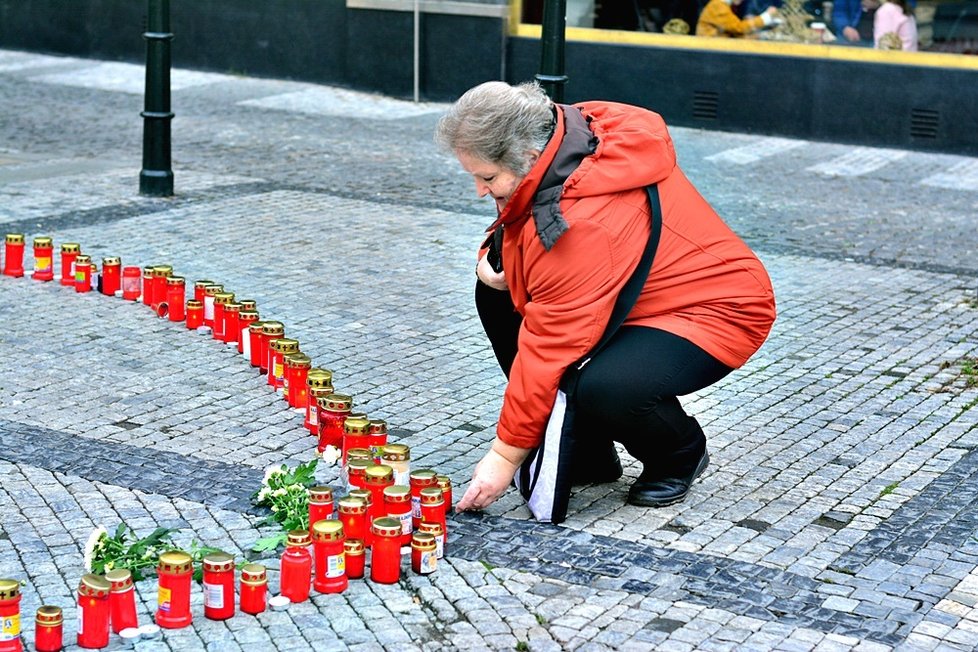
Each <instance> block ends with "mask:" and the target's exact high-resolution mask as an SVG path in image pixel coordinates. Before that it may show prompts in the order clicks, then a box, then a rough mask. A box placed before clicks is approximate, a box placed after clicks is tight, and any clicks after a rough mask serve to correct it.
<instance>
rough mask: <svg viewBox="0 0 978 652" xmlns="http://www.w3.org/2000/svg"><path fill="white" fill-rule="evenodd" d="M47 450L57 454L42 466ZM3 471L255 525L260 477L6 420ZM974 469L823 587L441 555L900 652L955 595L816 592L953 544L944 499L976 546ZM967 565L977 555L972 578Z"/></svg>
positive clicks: (608, 540) (536, 531) (729, 575)
mask: <svg viewBox="0 0 978 652" xmlns="http://www.w3.org/2000/svg"><path fill="white" fill-rule="evenodd" d="M45 450H58V451H63V452H62V453H61V454H59V455H58V456H49V455H48V456H45V455H44V454H43V451H45ZM0 459H3V460H5V461H7V462H11V463H15V464H23V465H29V466H36V467H39V468H43V469H45V470H47V471H51V472H57V473H63V474H66V475H74V476H77V477H81V478H84V479H86V480H89V481H95V482H100V483H103V484H107V485H112V486H118V487H122V488H125V489H128V490H138V491H142V492H146V493H153V494H159V495H163V496H166V497H168V498H181V499H183V500H188V501H192V502H198V503H202V504H205V505H208V506H211V507H216V508H220V509H225V510H229V511H236V512H239V513H247V514H251V515H261V514H263V513H264V510H261V509H259V508H257V507H255V506H254V505H252V504H251V501H250V496H251V494H252V493H253V491H254V488H255V487H257V486H259V484H260V482H261V477H262V471H260V470H259V469H254V468H250V467H246V466H244V465H239V464H228V463H224V462H220V461H214V460H210V461H205V460H200V459H196V458H194V457H192V456H187V455H182V454H179V453H173V452H164V451H156V450H152V449H147V448H139V447H134V446H127V445H120V444H118V443H114V442H113V443H108V442H103V441H99V440H96V439H90V438H85V437H80V436H76V435H73V434H71V433H66V432H60V431H57V430H53V429H49V428H43V427H40V426H33V425H28V424H20V423H16V422H12V421H8V420H0ZM976 460H978V451H975V450H973V451H971V452H970V453H969V454H968V455H966V456H964V457H962V458H961V459H960V460H959V461H958V462H956V463H955V464H954V465H953V466H952V467H951V468H950V469H949V470H948V471H947V472H946V473H944V474H943V475H942V476H941V477H940V478H938V479H936V480H935V481H934V482H933V483H932V486H931V487H928V488H927V489H926V490H925V491H923V492H921V494H919V496H918V497H917V498H914V499H911V500H910V501H908V502H907V503H906V504H904V505H903V506H902V507H901V508H900V509H899V510H897V512H896V513H894V515H893V516H892V517H891V519H890V521H884V522H883V523H881V524H880V525H879V526H877V528H876V530H874V531H873V532H871V533H870V537H869V538H868V539H869V541H870V542H871V543H867V544H865V545H858V544H857V546H856V548H854V549H853V552H852V553H847V554H846V555H843V557H842V558H841V561H839V562H836V564H834V565H833V566H832V567H830V569H834V570H837V571H840V572H841V574H842V575H843V579H841V580H839V581H833V582H831V583H828V582H826V581H824V580H821V579H817V578H815V579H813V578H809V577H806V576H803V575H800V574H798V573H794V572H791V571H788V570H781V569H776V568H771V567H767V566H762V565H760V564H754V563H748V562H742V561H737V560H733V559H729V558H724V557H717V556H713V555H708V554H701V553H692V552H686V551H682V550H672V549H664V548H660V547H657V546H654V545H649V544H645V543H638V542H631V541H626V540H623V539H619V538H616V537H611V536H605V535H598V534H590V533H587V532H582V531H578V530H572V529H569V528H565V527H561V526H553V525H549V524H542V523H536V522H534V521H530V520H520V519H513V518H506V517H501V516H492V515H486V514H459V515H453V516H452V517H451V524H452V527H451V528H450V530H449V531H450V532H451V541H450V545H449V551H450V555H451V556H452V557H453V558H458V559H463V560H466V561H473V562H482V563H483V564H485V565H486V567H487V568H491V567H505V568H510V569H515V570H520V571H524V572H532V573H537V574H539V575H541V576H542V577H547V578H551V579H555V580H560V581H564V582H567V583H569V584H576V585H582V586H588V587H597V586H600V588H602V589H604V590H621V591H626V592H630V593H640V594H647V595H649V596H653V597H669V598H671V599H673V600H676V599H679V600H684V601H688V602H690V603H693V604H700V605H704V606H713V607H715V608H721V609H727V610H730V611H732V612H735V613H742V614H744V615H748V616H751V617H754V618H757V619H760V620H763V621H767V622H777V623H780V624H783V625H791V626H795V627H805V628H809V629H815V630H818V631H822V632H825V633H831V632H836V633H842V634H845V635H850V636H859V637H862V638H865V639H867V640H872V641H875V642H878V643H883V644H887V645H897V644H899V643H900V642H902V641H903V640H904V639H905V638H906V636H908V635H909V633H910V629H911V628H912V627H913V626H914V625H916V624H917V623H919V622H921V620H923V618H924V617H925V616H926V614H927V613H928V612H929V611H930V609H931V608H932V607H933V606H934V605H935V604H936V603H937V602H939V601H940V600H941V599H942V598H944V597H946V596H947V595H948V594H949V593H950V592H951V590H952V587H942V589H941V590H940V593H939V595H934V596H933V598H932V599H931V600H915V601H911V602H909V603H908V607H909V609H908V611H907V612H906V613H900V614H897V616H899V618H902V620H898V619H896V618H890V617H889V615H891V614H892V612H891V613H890V614H887V616H886V617H878V616H874V615H863V614H861V613H858V612H856V611H855V609H854V608H853V607H854V606H856V605H858V604H859V603H860V601H857V600H849V601H846V602H843V601H842V600H841V599H839V600H835V601H834V602H833V601H832V598H831V596H830V597H829V598H826V593H825V592H824V590H823V589H824V588H825V587H826V585H827V584H829V585H832V584H841V585H842V586H846V583H845V577H846V576H852V577H853V582H855V581H856V577H858V571H853V570H852V564H853V560H855V563H861V564H862V566H861V567H865V566H866V565H867V564H868V563H871V562H873V561H874V560H876V559H888V558H889V557H891V556H892V555H893V554H895V553H894V552H893V551H894V546H895V544H896V543H897V542H899V541H900V537H901V536H902V535H903V531H904V530H905V529H906V528H908V527H909V526H910V525H911V524H912V523H913V522H915V521H916V520H917V519H918V518H921V517H922V518H924V519H925V520H929V521H931V522H930V523H928V527H927V528H926V529H927V530H931V531H935V530H936V531H937V532H938V533H937V534H935V535H933V536H931V537H929V539H930V540H929V541H928V543H927V544H925V545H929V544H931V543H938V544H939V543H942V542H943V541H945V540H946V539H947V538H948V537H950V536H958V535H960V533H961V527H960V526H959V525H958V524H956V523H955V521H954V519H953V518H952V520H951V521H948V522H946V523H944V524H943V526H942V527H938V524H936V523H933V521H934V517H933V514H935V513H937V512H938V511H940V510H939V508H940V506H941V502H942V501H945V500H947V499H948V498H949V497H953V496H958V497H959V500H961V501H965V503H966V504H965V505H964V507H963V508H962V509H959V510H954V516H955V517H957V518H959V519H964V523H965V525H964V527H968V526H969V524H970V527H971V528H972V530H971V535H972V536H974V535H975V532H976V529H975V523H976V521H978V518H976V513H978V500H972V499H973V498H974V495H973V494H974V493H975V490H976V488H978V468H976V466H978V465H976ZM918 498H919V499H918ZM891 522H892V523H896V524H898V526H899V525H903V526H904V527H903V529H900V530H899V531H897V532H896V534H895V535H894V534H893V531H894V530H895V528H894V527H891V526H889V525H888V524H889V523H891ZM908 536H909V535H908ZM911 538H912V537H911ZM904 547H905V548H906V546H904ZM903 554H905V553H903ZM850 558H851V559H850ZM976 560H978V546H976V550H975V555H974V556H973V557H972V558H971V562H972V563H971V567H973V566H974V562H975V561H976ZM897 561H898V562H899V561H901V558H899V557H898V558H897ZM864 562H865V563H864ZM895 565H896V564H895ZM837 567H838V568H837ZM967 567H968V566H967V565H966V564H961V565H960V566H959V569H961V570H962V571H963V574H962V573H957V575H959V577H956V579H958V580H961V579H963V577H964V576H966V575H967V574H968V571H967V570H965V569H966V568H967ZM636 575H638V576H639V577H635V576H636ZM879 584H881V586H878V587H877V590H878V591H879V592H880V593H881V594H883V595H886V594H887V591H886V590H885V589H886V586H885V583H882V582H881V583H879ZM862 588H866V587H865V586H863V587H862ZM911 588H913V587H911ZM895 598H896V599H898V597H896V596H895ZM849 603H852V604H849ZM883 606H884V607H885V606H886V605H883ZM833 607H838V608H833ZM847 609H852V611H847ZM870 613H873V612H872V611H871V610H870Z"/></svg>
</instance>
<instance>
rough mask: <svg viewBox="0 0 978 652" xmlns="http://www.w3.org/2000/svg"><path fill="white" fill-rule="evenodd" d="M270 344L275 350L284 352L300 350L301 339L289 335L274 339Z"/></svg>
mask: <svg viewBox="0 0 978 652" xmlns="http://www.w3.org/2000/svg"><path fill="white" fill-rule="evenodd" d="M266 323H267V322H266ZM268 346H270V347H272V350H273V351H276V352H278V353H282V354H285V353H298V352H299V340H293V339H289V338H288V337H280V338H278V339H275V340H272V341H271V342H269V343H268Z"/></svg>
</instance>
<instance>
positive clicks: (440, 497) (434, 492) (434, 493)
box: [420, 487, 445, 505]
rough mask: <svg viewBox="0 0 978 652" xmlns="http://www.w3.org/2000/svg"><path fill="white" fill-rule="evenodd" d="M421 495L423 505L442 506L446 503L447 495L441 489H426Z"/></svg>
mask: <svg viewBox="0 0 978 652" xmlns="http://www.w3.org/2000/svg"><path fill="white" fill-rule="evenodd" d="M420 494H421V504H422V505H441V504H442V503H444V502H445V494H444V493H442V490H441V488H440V487H425V488H424V489H422V490H421V491H420Z"/></svg>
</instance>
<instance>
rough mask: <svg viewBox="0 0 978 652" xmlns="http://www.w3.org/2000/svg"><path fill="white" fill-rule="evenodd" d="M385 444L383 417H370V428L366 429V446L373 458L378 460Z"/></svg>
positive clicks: (384, 422)
mask: <svg viewBox="0 0 978 652" xmlns="http://www.w3.org/2000/svg"><path fill="white" fill-rule="evenodd" d="M386 445H387V422H386V421H384V420H383V419H371V420H370V429H369V430H367V448H369V449H370V452H371V454H372V455H373V457H374V459H375V460H380V458H381V455H382V454H383V450H384V446H386Z"/></svg>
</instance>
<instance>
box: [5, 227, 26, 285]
mask: <svg viewBox="0 0 978 652" xmlns="http://www.w3.org/2000/svg"><path fill="white" fill-rule="evenodd" d="M3 273H4V274H5V275H6V276H14V277H16V278H20V277H21V276H23V275H24V234H23V233H8V234H7V237H6V238H5V240H4V257H3Z"/></svg>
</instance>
